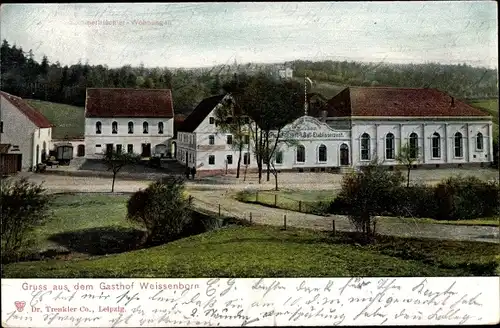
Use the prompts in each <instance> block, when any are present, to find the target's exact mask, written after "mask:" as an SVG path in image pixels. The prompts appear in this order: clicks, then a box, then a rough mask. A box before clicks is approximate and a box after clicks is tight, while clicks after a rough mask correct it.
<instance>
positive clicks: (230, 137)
mask: <svg viewBox="0 0 500 328" xmlns="http://www.w3.org/2000/svg"><path fill="white" fill-rule="evenodd" d="M226 139H227V140H226V142H227V144H228V145H232V144H233V136H232V135H230V134H228V135H227V137H226Z"/></svg>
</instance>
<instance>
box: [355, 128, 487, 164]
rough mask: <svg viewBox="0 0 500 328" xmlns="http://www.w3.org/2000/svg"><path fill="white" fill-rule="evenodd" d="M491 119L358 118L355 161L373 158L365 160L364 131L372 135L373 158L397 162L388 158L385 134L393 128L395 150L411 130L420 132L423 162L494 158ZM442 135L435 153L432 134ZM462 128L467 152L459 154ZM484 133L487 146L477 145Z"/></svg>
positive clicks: (466, 161) (482, 160) (484, 160)
mask: <svg viewBox="0 0 500 328" xmlns="http://www.w3.org/2000/svg"><path fill="white" fill-rule="evenodd" d="M490 126H491V121H490V122H488V121H487V120H480V121H478V120H475V121H474V120H468V121H467V120H465V119H464V120H457V119H455V120H441V121H438V120H434V121H431V120H425V121H424V120H418V121H413V122H412V121H408V120H407V121H396V120H394V121H359V120H357V121H354V122H353V127H352V151H353V154H352V156H353V163H354V165H356V166H358V165H362V164H364V163H368V162H370V161H363V160H361V153H360V138H361V135H362V134H363V133H368V134H369V135H370V142H371V143H370V149H371V159H373V158H374V157H375V156H377V158H378V160H379V161H381V162H382V163H383V164H385V165H396V164H397V161H396V160H388V159H386V158H385V137H386V135H387V134H388V133H389V132H390V133H393V134H394V136H395V153H396V154H397V153H398V152H399V149H400V146H401V144H405V143H407V142H408V141H409V136H410V134H411V133H416V134H417V135H418V147H419V155H420V159H419V164H460V163H481V162H491V161H492V160H493V157H492V151H493V150H492V146H491V145H492V144H491V142H490V140H492V137H491V133H492V132H491V131H490V128H489V127H490ZM435 132H437V133H438V134H439V135H440V141H441V142H440V148H441V156H440V157H439V158H433V156H432V148H431V146H432V135H433V134H434V133H435ZM457 132H460V133H461V134H462V137H463V143H462V144H463V156H462V157H460V158H458V157H455V152H454V141H455V140H454V136H455V133H457ZM478 132H481V133H482V134H483V139H484V140H483V149H482V150H478V149H476V136H477V133H478Z"/></svg>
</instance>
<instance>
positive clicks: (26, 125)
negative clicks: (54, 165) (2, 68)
mask: <svg viewBox="0 0 500 328" xmlns="http://www.w3.org/2000/svg"><path fill="white" fill-rule="evenodd" d="M0 107H1V108H0V109H1V110H0V144H1V145H2V146H1V147H0V148H1V154H0V157H1V158H0V160H1V162H0V166H2V172H5V173H14V172H17V171H27V170H30V169H32V168H33V167H34V166H36V165H37V164H38V163H41V162H42V161H44V160H45V158H46V157H47V156H48V154H49V148H50V146H51V145H50V143H51V138H52V124H51V122H50V121H49V120H48V119H47V118H45V116H43V115H42V114H41V113H40V112H38V111H37V110H36V109H34V108H33V107H31V106H30V105H29V104H28V103H27V102H26V101H24V100H23V99H22V98H20V97H17V96H13V95H11V94H8V93H6V92H3V91H2V92H0Z"/></svg>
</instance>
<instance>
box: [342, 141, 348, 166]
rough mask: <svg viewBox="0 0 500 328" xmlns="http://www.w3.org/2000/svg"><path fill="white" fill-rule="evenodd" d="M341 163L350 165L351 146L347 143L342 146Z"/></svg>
mask: <svg viewBox="0 0 500 328" xmlns="http://www.w3.org/2000/svg"><path fill="white" fill-rule="evenodd" d="M340 165H349V147H348V146H347V145H346V144H342V146H340Z"/></svg>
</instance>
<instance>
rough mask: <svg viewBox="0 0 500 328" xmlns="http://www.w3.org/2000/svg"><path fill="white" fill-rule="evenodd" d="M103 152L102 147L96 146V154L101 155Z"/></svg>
mask: <svg viewBox="0 0 500 328" xmlns="http://www.w3.org/2000/svg"><path fill="white" fill-rule="evenodd" d="M101 152H102V150H101V145H95V153H96V154H100V153H101Z"/></svg>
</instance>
